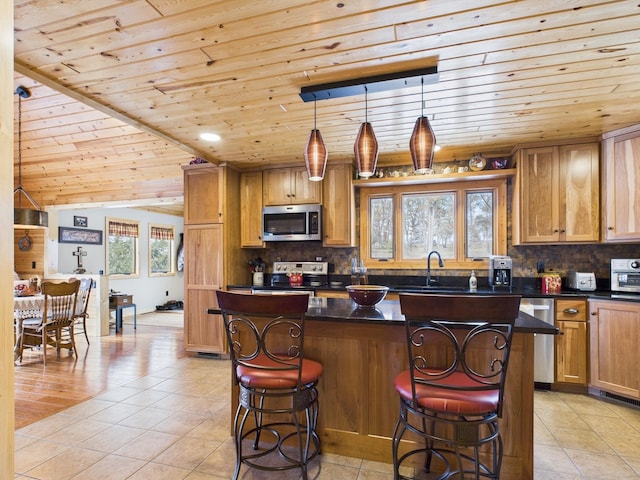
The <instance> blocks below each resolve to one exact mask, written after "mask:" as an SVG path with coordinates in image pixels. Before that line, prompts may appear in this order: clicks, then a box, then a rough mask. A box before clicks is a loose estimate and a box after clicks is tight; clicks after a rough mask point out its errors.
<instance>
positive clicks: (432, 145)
mask: <svg viewBox="0 0 640 480" xmlns="http://www.w3.org/2000/svg"><path fill="white" fill-rule="evenodd" d="M420 104H421V114H420V117H419V118H418V119H417V120H416V124H415V126H414V127H413V133H412V134H411V139H410V140H409V151H410V152H411V159H412V160H413V170H414V171H415V172H416V173H419V174H424V173H427V171H429V170H430V169H431V167H432V165H433V154H434V152H435V150H436V136H435V134H434V133H433V129H432V128H431V124H430V123H429V119H428V118H427V117H425V116H424V80H422V81H421V98H420Z"/></svg>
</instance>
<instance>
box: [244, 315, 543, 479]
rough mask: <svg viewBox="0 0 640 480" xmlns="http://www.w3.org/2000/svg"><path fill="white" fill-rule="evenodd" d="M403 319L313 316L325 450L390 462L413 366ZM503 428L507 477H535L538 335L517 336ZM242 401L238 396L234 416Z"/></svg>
mask: <svg viewBox="0 0 640 480" xmlns="http://www.w3.org/2000/svg"><path fill="white" fill-rule="evenodd" d="M404 335H405V334H404V324H403V323H402V322H398V324H397V325H393V324H390V323H389V322H375V321H362V322H354V321H352V320H349V321H343V322H341V321H335V320H330V319H319V318H308V319H307V323H306V334H305V356H307V357H309V358H312V359H314V360H317V361H319V362H321V363H322V364H323V367H324V372H323V375H322V378H321V380H320V383H319V388H318V390H319V402H320V417H319V421H318V423H319V425H318V427H319V428H318V429H319V435H320V437H321V441H322V452H324V453H334V454H339V455H345V456H349V457H356V458H364V459H367V460H373V461H380V462H388V463H392V457H391V436H392V434H393V429H394V427H395V423H396V419H397V415H398V411H399V405H398V401H399V400H398V397H397V394H396V392H395V390H394V388H393V379H394V377H395V376H396V374H397V373H398V372H400V371H402V370H404V369H406V368H407V360H406V357H407V351H406V345H405V337H404ZM513 339H514V341H513V346H512V350H511V358H510V363H509V371H508V377H507V383H506V392H505V403H504V412H503V417H502V419H501V421H500V431H501V432H502V439H503V442H504V457H503V467H502V475H501V476H502V477H503V478H506V479H511V478H513V479H516V478H517V479H522V480H532V479H533V334H532V333H516V334H515V335H514V337H513ZM237 402H238V395H237V389H235V388H234V390H233V394H232V409H231V418H233V415H234V414H235V411H236V407H237Z"/></svg>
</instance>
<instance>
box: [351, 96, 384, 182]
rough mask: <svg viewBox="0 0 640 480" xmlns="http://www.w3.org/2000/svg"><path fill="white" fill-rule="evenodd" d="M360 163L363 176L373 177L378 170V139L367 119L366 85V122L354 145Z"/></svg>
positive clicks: (360, 173) (357, 160)
mask: <svg viewBox="0 0 640 480" xmlns="http://www.w3.org/2000/svg"><path fill="white" fill-rule="evenodd" d="M353 153H354V154H355V156H356V163H357V164H358V175H359V176H360V177H362V178H369V177H371V176H372V175H373V174H374V173H375V171H376V163H378V140H376V135H375V133H373V127H372V126H371V124H370V123H369V122H368V121H367V87H366V86H365V87H364V123H363V124H362V125H360V130H359V131H358V135H357V136H356V143H355V145H354V147H353Z"/></svg>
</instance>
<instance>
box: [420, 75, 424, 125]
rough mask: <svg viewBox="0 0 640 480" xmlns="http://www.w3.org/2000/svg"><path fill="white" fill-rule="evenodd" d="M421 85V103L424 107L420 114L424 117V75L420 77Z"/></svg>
mask: <svg viewBox="0 0 640 480" xmlns="http://www.w3.org/2000/svg"><path fill="white" fill-rule="evenodd" d="M420 86H421V87H420V105H421V107H422V109H421V110H420V116H421V117H424V77H422V78H420Z"/></svg>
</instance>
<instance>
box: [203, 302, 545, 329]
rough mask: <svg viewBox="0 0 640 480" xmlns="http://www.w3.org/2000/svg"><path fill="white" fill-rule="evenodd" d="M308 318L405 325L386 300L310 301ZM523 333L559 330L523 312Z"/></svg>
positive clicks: (519, 325)
mask: <svg viewBox="0 0 640 480" xmlns="http://www.w3.org/2000/svg"><path fill="white" fill-rule="evenodd" d="M207 313H211V314H219V313H220V310H218V309H208V310H207ZM307 318H309V319H313V320H320V321H322V320H327V321H340V322H349V323H371V322H376V323H383V324H388V325H399V324H401V323H402V322H403V321H404V315H402V313H401V312H400V302H399V301H398V300H383V301H382V302H380V303H379V304H377V305H376V306H375V307H369V308H363V307H359V306H358V305H357V304H356V303H354V302H352V301H351V300H350V299H347V298H322V297H311V298H309V310H308V311H307ZM515 331H516V332H520V333H542V334H552V335H553V334H557V333H558V329H557V328H556V327H555V326H553V325H550V324H548V323H546V322H543V321H542V320H539V319H537V318H534V317H532V316H531V315H529V314H527V313H524V312H520V315H519V316H518V319H517V320H516V324H515Z"/></svg>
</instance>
